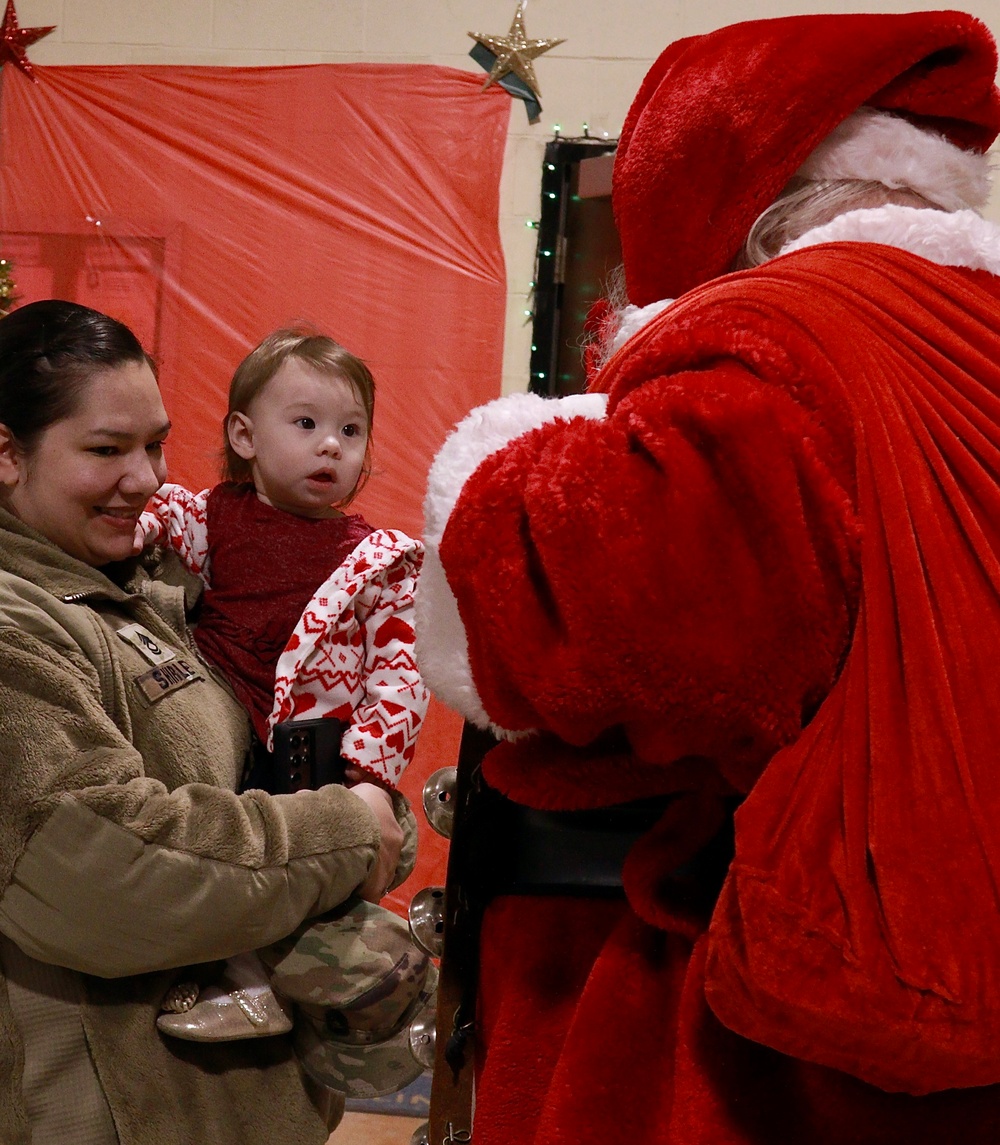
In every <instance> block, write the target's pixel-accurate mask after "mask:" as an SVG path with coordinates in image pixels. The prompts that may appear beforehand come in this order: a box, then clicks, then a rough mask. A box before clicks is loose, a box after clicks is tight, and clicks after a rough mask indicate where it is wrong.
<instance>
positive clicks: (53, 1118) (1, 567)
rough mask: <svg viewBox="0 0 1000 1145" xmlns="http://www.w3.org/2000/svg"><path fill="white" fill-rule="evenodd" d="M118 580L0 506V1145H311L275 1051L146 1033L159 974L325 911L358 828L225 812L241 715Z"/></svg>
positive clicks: (323, 794) (178, 604)
mask: <svg viewBox="0 0 1000 1145" xmlns="http://www.w3.org/2000/svg"><path fill="white" fill-rule="evenodd" d="M108 571H112V570H108ZM120 571H121V572H122V573H123V575H124V573H125V572H126V570H124V569H123V570H120ZM127 571H128V573H129V577H128V579H123V580H122V584H124V586H125V587H120V586H119V584H117V583H115V582H114V581H113V580H111V579H109V577H108V576H106V575H104V572H102V571H99V570H95V569H92V568H89V567H88V566H86V565H83V564H81V563H80V562H78V561H76V560H74V559H73V558H71V557H69V556H68V555H66V554H65V553H63V552H62V551H61V550H58V549H55V548H54V547H53V546H51V545H50V544H49V543H48V542H47V541H45V540H44V538H42V537H40V536H39V535H38V534H36V533H34V532H33V531H32V530H30V529H28V528H27V527H26V526H24V525H22V524H21V523H20V522H18V521H17V520H15V519H14V518H13V517H11V516H10V515H9V514H7V513H4V512H3V511H2V510H0V776H2V780H0V782H2V787H0V792H2V795H0V967H2V970H3V979H2V981H0V1143H2V1145H15V1143H16V1145H27V1143H28V1142H29V1141H30V1142H31V1143H32V1145H56V1143H57V1142H58V1143H59V1145H63V1143H64V1142H69V1141H72V1142H73V1143H74V1145H118V1143H120V1145H198V1143H202V1142H204V1143H205V1145H208V1143H211V1145H257V1143H259V1145H265V1143H266V1145H272V1143H274V1142H278V1141H280V1142H282V1143H283V1145H292V1143H297V1142H302V1143H306V1142H317V1143H318V1142H322V1141H324V1140H325V1138H326V1133H327V1130H326V1127H325V1126H324V1124H323V1123H322V1121H321V1120H320V1118H319V1116H318V1115H317V1113H316V1111H315V1109H314V1108H313V1106H312V1103H311V1102H310V1100H309V1099H308V1097H307V1096H306V1094H305V1092H304V1090H303V1087H302V1085H301V1083H300V1077H299V1071H298V1066H297V1064H296V1062H295V1060H294V1057H293V1054H292V1050H291V1046H290V1044H289V1043H288V1040H287V1039H286V1038H283V1037H278V1038H263V1039H257V1040H253V1041H247V1042H236V1043H226V1044H215V1045H207V1044H204V1045H203V1044H196V1043H186V1042H177V1041H169V1040H166V1039H163V1038H162V1037H161V1036H160V1035H159V1034H158V1033H157V1031H156V1028H155V1024H154V1023H155V1017H156V1013H157V1009H158V1004H159V1000H160V998H161V997H162V995H163V993H164V990H165V989H166V987H167V985H168V984H169V983H170V982H171V981H172V980H173V978H174V977H175V976H176V974H175V973H171V968H175V967H181V966H185V965H187V964H192V963H201V962H207V961H210V960H214V959H220V958H224V957H226V956H228V955H231V954H235V953H237V952H238V951H242V950H248V949H252V948H254V947H258V946H261V945H264V944H266V943H269V942H272V941H274V940H276V939H278V938H281V937H283V936H284V935H286V934H288V933H289V932H290V931H291V930H292V929H294V927H295V926H297V925H298V923H300V922H301V921H302V920H303V919H305V918H307V917H310V916H312V915H315V914H319V913H321V912H323V911H325V910H327V909H329V908H330V907H332V906H335V905H336V904H337V903H339V902H340V901H342V900H343V899H344V898H346V897H347V895H348V894H349V893H350V892H351V891H352V890H353V889H354V888H355V887H356V886H357V885H358V884H359V883H361V882H362V881H363V880H364V878H365V877H366V875H367V873H368V871H369V869H370V868H371V866H372V864H373V863H374V860H375V856H376V853H377V848H378V830H377V826H376V823H375V819H374V816H373V815H372V813H371V812H370V811H369V810H368V808H367V807H366V806H365V805H364V804H363V803H362V802H361V800H360V799H358V798H357V797H356V796H354V795H352V794H351V793H350V792H349V791H347V790H346V789H344V788H341V787H326V788H323V789H322V790H320V791H310V792H300V793H298V794H296V795H286V796H268V795H265V794H263V793H261V792H253V791H251V792H246V793H244V794H243V795H236V794H235V793H234V788H235V787H236V786H237V784H238V781H239V778H240V775H241V770H242V766H243V760H244V756H245V752H246V749H247V746H248V723H247V720H246V717H245V715H244V713H243V710H242V709H241V708H240V706H239V705H238V704H237V703H236V701H235V700H234V699H233V697H232V694H231V693H230V692H229V690H228V688H226V687H225V686H224V685H223V684H222V683H221V682H220V681H218V680H217V679H216V678H215V677H214V675H213V672H212V670H211V669H210V668H208V667H207V666H206V664H205V663H204V662H203V661H202V660H201V659H200V658H199V656H198V654H197V652H196V650H195V648H194V645H193V643H192V642H190V640H189V639H188V637H187V633H186V629H185V625H184V595H183V590H182V588H181V587H179V586H177V585H173V584H168V583H165V581H163V580H159V579H152V578H150V577H149V576H148V575H147V574H145V573H144V572H143V571H142V570H141V569H138V568H135V569H129V570H127ZM116 579H117V578H116ZM411 822H412V819H411Z"/></svg>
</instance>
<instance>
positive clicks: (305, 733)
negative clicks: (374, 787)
mask: <svg viewBox="0 0 1000 1145" xmlns="http://www.w3.org/2000/svg"><path fill="white" fill-rule="evenodd" d="M344 727H345V725H344V721H343V720H337V719H318V720H286V721H285V722H284V723H280V724H275V725H274V733H273V734H274V740H273V742H274V775H275V780H276V781H277V783H278V784H280V785H281V786H282V788H283V790H285V791H287V792H293V791H302V790H304V789H310V790H315V789H316V788H317V787H325V786H326V784H328V783H343V782H344V761H343V759H341V756H340V741H341V739H342V738H343V735H344Z"/></svg>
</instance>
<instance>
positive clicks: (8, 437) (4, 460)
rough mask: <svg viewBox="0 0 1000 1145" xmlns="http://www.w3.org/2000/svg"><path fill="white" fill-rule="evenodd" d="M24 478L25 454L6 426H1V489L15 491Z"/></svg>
mask: <svg viewBox="0 0 1000 1145" xmlns="http://www.w3.org/2000/svg"><path fill="white" fill-rule="evenodd" d="M23 476H24V454H23V453H22V451H21V450H20V448H19V447H18V444H17V442H16V441H15V440H14V435H13V434H12V433H11V431H10V430H9V429H8V428H7V426H5V425H0V488H3V489H7V490H10V489H13V488H14V486H15V485H17V484H18V482H19V481H20V480H21V479H22V477H23Z"/></svg>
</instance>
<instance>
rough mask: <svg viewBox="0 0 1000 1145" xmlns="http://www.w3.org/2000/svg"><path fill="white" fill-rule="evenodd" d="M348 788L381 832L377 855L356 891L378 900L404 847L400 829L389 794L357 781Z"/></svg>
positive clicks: (393, 872) (370, 898)
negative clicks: (359, 800) (372, 865)
mask: <svg viewBox="0 0 1000 1145" xmlns="http://www.w3.org/2000/svg"><path fill="white" fill-rule="evenodd" d="M351 791H352V793H353V794H354V795H356V796H357V797H358V798H359V799H363V800H364V801H365V803H367V804H368V806H369V807H370V808H371V810H372V811H373V812H374V813H375V818H376V819H377V820H378V826H379V834H380V835H381V840H380V845H379V849H378V858H377V859H376V860H375V866H374V867H372V869H371V872H370V873H369V875H368V878H367V879H365V881H364V882H363V883H362V884H361V886H360V887H358V894H359V895H360V896H361V897H362V898H363V899H366V900H367V901H368V902H378V901H379V899H381V898H382V896H383V895H384V894H385V892H386V891H387V890H388V888H389V884H390V883H391V882H392V878H393V875H394V874H395V873H396V866H397V865H398V863H399V855H400V852H401V851H402V849H403V828H402V827H400V825H399V823H397V822H396V815H395V812H394V811H393V809H392V797H391V796H390V795H389V793H388V792H387V791H384V790H383V789H382V788H381V787H376V785H375V784H374V783H358V784H356V785H355V786H354V787H352V788H351Z"/></svg>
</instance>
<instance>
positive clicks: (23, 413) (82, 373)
mask: <svg viewBox="0 0 1000 1145" xmlns="http://www.w3.org/2000/svg"><path fill="white" fill-rule="evenodd" d="M129 362H145V363H147V364H148V365H149V367H150V369H152V370H153V372H154V374H155V366H154V363H153V360H152V359H151V358H150V357H149V355H148V354H147V353H146V351H145V350H143V348H142V344H141V343H140V341H139V339H138V338H137V337H136V336H135V335H134V334H133V333H132V331H131V330H130V329H129V328H128V327H127V326H126V325H124V323H122V322H119V321H117V320H116V319H114V318H109V317H108V316H107V315H106V314H101V313H100V312H99V311H97V310H91V309H90V307H88V306H80V305H78V304H77V303H75V302H63V301H61V300H59V299H54V298H50V299H46V300H45V301H43V302H29V303H28V304H27V305H26V306H21V307H19V308H18V309H17V310H12V311H11V312H10V313H9V314H7V315H6V316H5V317H3V318H0V424H2V425H5V426H7V428H8V429H9V430H10V432H11V434H12V435H13V437H14V440H15V441H16V442H17V443H18V445H19V446H20V447H21V448H22V449H25V450H30V449H31V448H32V446H33V445H34V444H35V442H36V441H37V439H38V436H39V434H41V433H42V432H43V430H45V429H47V428H48V427H49V426H50V425H53V424H54V423H55V422H57V421H62V419H63V418H66V417H69V416H70V415H71V414H72V413H73V412H74V410H75V409H76V407H77V405H78V403H79V401H80V398H81V395H82V394H83V391H84V390H85V389H86V386H87V383H88V382H89V381H90V379H91V378H92V377H93V375H94V374H95V373H98V372H100V371H102V370H113V369H115V368H116V367H118V366H124V365H127V364H128V363H129Z"/></svg>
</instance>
